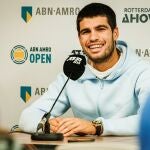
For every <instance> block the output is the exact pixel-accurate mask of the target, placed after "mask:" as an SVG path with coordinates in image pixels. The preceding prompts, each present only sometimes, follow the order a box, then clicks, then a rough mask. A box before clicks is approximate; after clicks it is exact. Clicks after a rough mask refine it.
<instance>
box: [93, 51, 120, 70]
mask: <svg viewBox="0 0 150 150" xmlns="http://www.w3.org/2000/svg"><path fill="white" fill-rule="evenodd" d="M119 58H120V52H119V50H117V48H116V49H115V50H114V52H113V54H112V56H111V57H110V58H109V59H108V60H107V61H105V62H102V63H93V64H92V66H93V67H94V68H95V69H97V70H99V71H101V72H104V71H106V70H108V69H110V68H112V67H113V66H114V65H115V64H116V63H117V62H118V60H119Z"/></svg>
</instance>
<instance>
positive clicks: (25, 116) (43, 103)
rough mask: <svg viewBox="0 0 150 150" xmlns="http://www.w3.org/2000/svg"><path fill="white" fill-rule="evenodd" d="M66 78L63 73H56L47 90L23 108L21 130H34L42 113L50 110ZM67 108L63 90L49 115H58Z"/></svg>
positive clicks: (20, 122) (68, 104)
mask: <svg viewBox="0 0 150 150" xmlns="http://www.w3.org/2000/svg"><path fill="white" fill-rule="evenodd" d="M66 80H67V78H66V77H65V76H64V74H60V75H58V77H57V79H56V81H54V82H53V83H52V84H50V86H49V88H48V91H47V92H46V93H45V94H44V95H43V96H41V97H40V98H39V99H38V100H36V101H35V102H34V103H33V104H32V105H30V106H29V107H27V108H26V109H24V110H23V112H22V113H21V116H20V120H19V127H20V129H21V130H23V131H26V132H31V133H32V132H35V131H36V128H37V125H38V123H39V122H40V121H41V119H42V117H43V115H44V114H45V113H47V112H49V111H50V109H51V107H52V105H53V103H54V102H55V100H56V98H57V96H58V94H59V92H60V91H61V89H62V87H63V85H64V84H65V81H66ZM69 108H70V103H69V101H68V98H67V96H66V93H65V90H64V91H63V92H62V93H61V95H60V97H59V99H58V101H57V102H56V104H55V106H54V108H53V110H52V112H51V116H53V117H56V116H60V115H62V114H63V113H65V112H66V111H67V110H68V109H69Z"/></svg>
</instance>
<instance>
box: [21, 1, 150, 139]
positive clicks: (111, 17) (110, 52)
mask: <svg viewBox="0 0 150 150" xmlns="http://www.w3.org/2000/svg"><path fill="white" fill-rule="evenodd" d="M77 31H78V37H79V41H80V44H81V46H82V49H83V51H84V53H85V54H86V56H87V65H86V69H85V72H84V74H83V75H82V76H81V77H80V78H79V79H78V80H77V81H71V80H70V81H69V82H68V84H67V85H66V87H65V89H64V92H63V93H62V94H61V96H60V98H59V100H58V102H57V104H56V106H55V107H54V109H53V111H52V113H51V115H52V116H53V118H50V119H49V123H50V125H51V131H52V132H59V133H63V134H64V136H70V135H72V134H78V135H86V134H90V135H98V136H100V135H103V136H104V135H137V133H138V122H139V113H140V109H141V106H142V105H143V104H144V102H145V100H146V99H147V97H148V96H149V95H150V80H149V79H150V65H149V64H148V63H147V62H144V60H142V59H140V58H138V57H137V56H136V55H135V54H134V52H133V51H132V50H131V49H129V47H128V45H127V43H126V42H123V41H117V39H118V36H119V31H118V27H117V24H116V15H115V13H114V11H113V10H112V9H111V8H110V7H109V6H107V5H105V4H101V3H91V4H88V5H87V6H85V7H84V8H83V9H82V10H81V11H80V12H79V14H78V16H77ZM66 80H67V77H66V76H65V75H64V73H60V74H59V75H58V77H57V79H56V80H55V81H54V82H53V83H51V84H50V86H49V89H48V91H47V92H46V93H45V94H44V95H43V96H42V97H41V98H39V99H38V100H37V101H36V102H34V103H33V104H32V105H31V106H29V107H28V108H26V109H25V110H24V111H23V112H22V114H21V117H20V123H19V125H20V128H21V129H22V130H24V131H28V132H35V131H36V128H37V125H38V123H39V122H40V120H41V118H42V117H43V115H44V114H45V112H48V111H49V110H50V108H51V106H52V104H53V102H54V100H55V99H56V97H57V95H58V93H59V92H60V90H61V88H62V86H63V85H64V83H65V81H66ZM69 108H72V111H73V114H74V117H72V118H62V117H59V116H61V115H62V114H63V113H65V112H66V111H67V110H68V109H69Z"/></svg>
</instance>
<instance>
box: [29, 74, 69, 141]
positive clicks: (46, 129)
mask: <svg viewBox="0 0 150 150" xmlns="http://www.w3.org/2000/svg"><path fill="white" fill-rule="evenodd" d="M70 77H71V74H70V76H69V77H68V79H67V81H66V82H65V84H64V86H63V87H62V89H61V91H60V93H59V94H58V96H57V98H56V100H55V102H54V103H53V105H52V107H51V109H50V111H49V112H48V113H45V115H44V116H43V118H42V120H41V121H42V123H39V124H38V126H37V130H36V133H33V134H31V139H32V140H38V141H39V140H42V141H43V140H44V141H59V140H63V139H64V136H63V134H62V133H50V123H49V122H48V119H49V118H50V116H51V111H52V110H53V108H54V106H55V104H56V102H57V100H58V98H59V96H60V95H61V93H62V91H63V90H64V88H65V86H66V84H67V83H68V81H69V79H70ZM40 129H42V133H39V130H40Z"/></svg>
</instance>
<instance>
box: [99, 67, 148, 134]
mask: <svg viewBox="0 0 150 150" xmlns="http://www.w3.org/2000/svg"><path fill="white" fill-rule="evenodd" d="M135 97H136V99H137V100H138V104H139V109H138V111H137V114H135V115H131V116H127V117H124V118H111V119H104V118H101V117H99V118H97V119H101V120H102V121H103V126H104V132H103V135H138V132H139V123H140V117H141V115H140V114H141V111H142V109H143V107H144V105H145V102H146V101H147V100H148V99H150V69H147V68H146V69H145V70H144V71H143V72H142V73H141V74H139V77H138V79H137V82H136V85H135Z"/></svg>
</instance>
